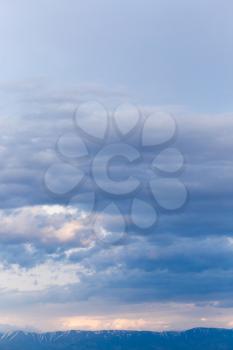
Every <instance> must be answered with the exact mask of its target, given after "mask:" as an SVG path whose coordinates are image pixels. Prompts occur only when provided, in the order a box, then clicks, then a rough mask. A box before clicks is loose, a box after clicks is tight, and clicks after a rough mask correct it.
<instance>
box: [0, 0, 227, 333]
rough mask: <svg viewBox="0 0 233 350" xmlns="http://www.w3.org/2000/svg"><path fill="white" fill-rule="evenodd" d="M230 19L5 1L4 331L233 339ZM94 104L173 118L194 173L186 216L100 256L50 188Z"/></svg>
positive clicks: (221, 7) (145, 8) (167, 10)
mask: <svg viewBox="0 0 233 350" xmlns="http://www.w3.org/2000/svg"><path fill="white" fill-rule="evenodd" d="M232 7H233V4H232V2H230V1H227V0H226V1H222V2H221V3H220V2H219V1H213V0H212V1H209V0H206V1H199V0H198V1H189V2H187V1H181V0H176V1H171V0H170V1H157V0H156V1H149V0H148V1H130V0H126V1H121V0H120V1H114V0H111V1H106V0H105V1H104V0H100V1H98V2H96V1H85V2H84V1H82V2H81V1H73V0H71V1H69V3H68V2H67V1H63V0H61V1H59V2H57V1H53V0H51V1H49V2H48V1H44V0H42V1H40V3H38V2H36V1H29V0H28V1H27V0H21V1H18V0H16V1H13V0H12V1H11V0H10V1H1V0H0V52H1V54H0V67H1V78H0V123H1V124H0V125H1V144H0V159H1V166H2V168H1V173H0V194H1V202H0V218H1V228H0V258H1V260H0V278H1V288H0V293H1V294H0V295H1V298H0V300H1V301H0V310H1V317H0V326H1V327H2V328H3V329H5V328H8V326H7V325H11V326H12V327H16V328H27V327H29V326H30V327H31V328H35V329H48V330H51V329H68V328H81V329H86V328H88V329H101V328H105V329H106V328H116V329H118V328H131V329H155V330H157V329H176V328H178V329H182V328H187V327H192V326H200V325H202V326H221V327H232V325H233V319H232V283H233V279H232V276H233V269H232V266H233V265H232V264H233V240H232V226H233V222H232V221H233V220H232V207H233V202H232V194H233V193H232V188H233V186H232V182H233V179H232V148H233V141H232V132H233V119H232V98H231V90H232V85H233V77H232V60H233V47H232V35H233V24H232V20H231V13H232V10H233V9H232ZM88 100H95V101H99V102H101V103H102V104H103V105H104V106H105V107H106V108H109V110H112V109H114V108H116V107H117V106H118V105H119V104H121V103H124V102H126V101H130V102H133V103H135V104H136V105H137V106H138V108H139V110H140V111H142V114H148V113H151V112H154V111H156V112H158V111H160V112H161V111H163V112H166V113H167V112H169V113H171V114H172V115H173V116H174V117H175V119H176V123H177V129H178V130H177V134H176V137H175V138H174V140H173V141H174V145H175V147H177V148H178V149H179V150H180V151H181V153H182V154H183V156H184V159H185V166H184V168H183V170H182V172H180V173H178V174H177V175H178V177H179V179H180V180H181V181H182V183H183V184H184V185H185V187H186V188H187V190H188V201H187V203H186V205H185V207H184V208H182V209H181V210H178V211H177V212H175V213H174V214H173V215H170V214H168V213H167V212H166V211H165V212H164V211H163V210H162V211H161V215H159V221H158V223H157V226H156V227H154V228H153V229H152V230H151V231H150V232H143V231H140V232H138V231H137V230H135V227H133V226H132V227H131V226H130V230H129V235H128V236H127V237H124V239H123V240H122V241H121V242H120V243H119V244H112V245H111V244H110V245H104V244H99V243H98V242H96V240H95V237H93V235H92V233H90V230H89V228H88V227H86V226H85V224H83V222H82V215H83V212H84V214H85V209H83V208H82V206H80V207H79V206H73V207H72V205H71V206H68V204H69V200H70V198H69V196H68V195H67V196H64V197H62V198H60V197H58V196H56V195H55V196H51V193H49V191H48V190H47V189H46V186H44V177H45V174H46V171H47V169H48V168H49V167H50V165H51V164H53V163H54V162H56V161H57V154H56V147H55V145H56V142H57V140H58V139H59V137H60V136H61V135H63V134H65V133H66V132H72V133H76V131H77V130H76V129H75V127H74V125H73V119H72V118H73V113H74V110H75V109H76V107H77V106H78V105H79V104H80V103H82V102H84V101H88ZM91 125H93V124H91ZM100 126H101V123H100ZM166 127H167V126H166ZM168 145H170V144H168ZM74 147H75V145H74ZM92 152H95V147H94V148H93V149H92ZM140 152H141V153H142V154H143V156H145V157H146V154H144V153H143V150H142V149H140ZM62 159H63V158H62ZM63 160H64V159H63ZM118 166H120V172H121V166H122V164H121V163H119V164H116V169H118ZM138 171H139V173H140V171H141V169H140V168H139V169H138ZM71 175H72V174H68V175H67V178H66V180H67V182H69V181H71V180H72V176H71ZM54 181H55V180H54ZM61 181H63V180H61ZM63 185H64V182H63ZM88 186H89V183H87V188H88ZM85 188H86V187H85V186H84V190H85ZM70 194H73V192H72V193H70ZM143 196H144V197H143V198H144V199H145V198H147V197H146V195H145V193H144V192H143ZM99 204H100V207H101V205H102V207H103V206H104V205H105V199H103V198H102V199H100V203H99ZM160 209H161V208H160ZM125 210H126V209H125ZM102 217H104V215H103V216H100V218H102ZM108 220H109V221H110V223H111V225H112V226H111V227H112V229H113V232H115V231H117V223H118V217H117V216H114V215H113V213H112V215H110V219H109V218H108ZM100 228H101V226H100ZM114 230H115V231H114Z"/></svg>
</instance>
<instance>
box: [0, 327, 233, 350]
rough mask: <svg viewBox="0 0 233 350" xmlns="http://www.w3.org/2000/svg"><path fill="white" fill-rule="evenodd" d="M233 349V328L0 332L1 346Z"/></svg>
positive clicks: (34, 349) (36, 349)
mask: <svg viewBox="0 0 233 350" xmlns="http://www.w3.org/2000/svg"><path fill="white" fill-rule="evenodd" d="M55 349H56V350H223V349H224V350H232V349H233V330H227V329H210V328H195V329H191V330H188V331H183V332H136V331H98V332H89V331H68V332H50V333H34V332H23V331H14V332H8V333H2V334H0V350H55Z"/></svg>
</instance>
